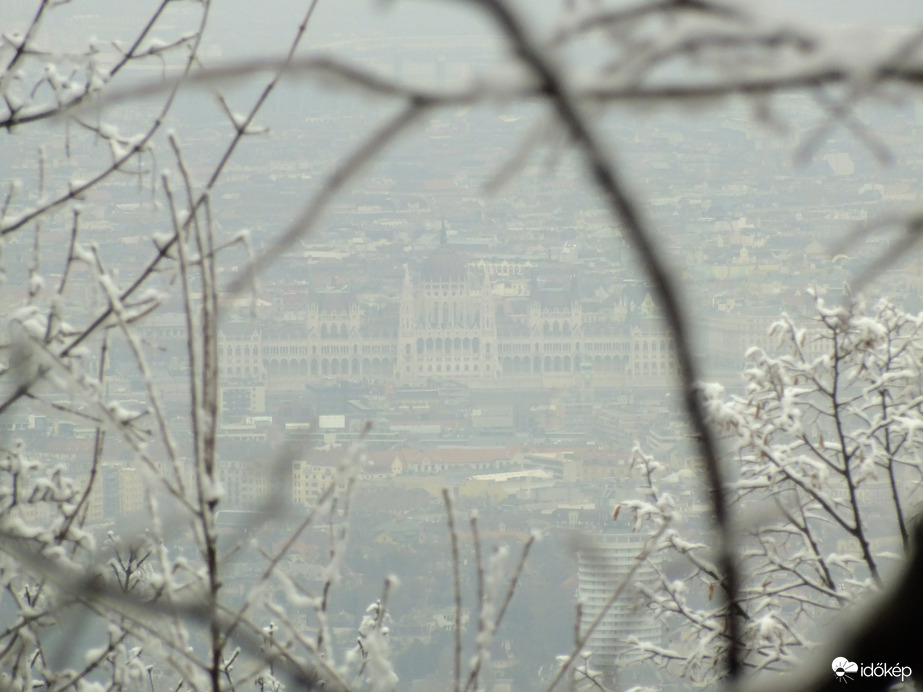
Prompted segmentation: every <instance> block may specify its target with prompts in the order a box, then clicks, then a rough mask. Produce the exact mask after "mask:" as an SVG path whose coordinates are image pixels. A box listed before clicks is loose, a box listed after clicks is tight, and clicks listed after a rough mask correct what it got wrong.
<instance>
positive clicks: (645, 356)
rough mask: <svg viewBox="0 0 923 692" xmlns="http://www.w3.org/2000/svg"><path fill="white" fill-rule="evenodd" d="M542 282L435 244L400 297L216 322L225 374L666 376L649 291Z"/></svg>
mask: <svg viewBox="0 0 923 692" xmlns="http://www.w3.org/2000/svg"><path fill="white" fill-rule="evenodd" d="M574 269H575V270H578V271H579V267H578V266H577V265H574ZM552 283H554V282H552ZM547 284H548V282H547V281H545V282H544V283H543V281H542V278H540V277H539V272H537V271H534V270H533V271H529V268H528V267H526V268H523V267H522V266H521V265H508V264H507V263H503V265H502V266H499V265H491V264H490V263H488V262H485V261H469V260H467V259H465V258H464V257H463V256H462V255H460V254H458V253H455V252H453V251H452V250H451V248H450V247H449V246H446V245H444V244H443V245H441V246H440V247H439V248H438V249H437V250H436V252H435V253H434V254H433V255H432V256H430V257H429V258H428V259H427V260H426V261H424V262H422V263H421V264H420V266H419V267H417V268H415V269H413V270H412V269H411V268H410V267H408V266H407V265H405V266H404V269H403V280H402V282H401V288H400V291H399V295H393V296H390V297H383V296H381V295H376V296H374V299H373V297H370V296H368V295H362V294H360V293H358V292H353V291H349V290H339V291H337V290H331V291H324V292H317V293H314V294H312V295H311V296H310V297H309V298H308V302H307V305H306V306H305V308H304V309H303V310H302V311H301V312H296V313H293V314H287V315H284V316H281V317H280V316H276V317H275V318H273V319H262V320H258V321H256V322H254V321H240V322H237V323H234V322H231V323H228V324H226V325H224V326H223V327H222V329H221V331H220V334H219V356H220V359H221V365H222V373H223V382H224V383H225V386H226V387H227V386H232V387H233V386H241V387H253V386H260V385H262V386H265V388H266V389H267V390H270V391H272V390H284V389H303V388H304V387H305V386H311V385H320V384H322V383H323V382H325V381H326V382H328V383H329V382H336V381H376V382H379V383H386V384H393V385H395V386H420V385H423V384H425V383H426V382H427V381H430V380H434V379H441V380H454V381H457V382H459V383H463V384H465V385H467V386H469V387H473V388H496V387H504V388H516V389H528V388H549V387H550V388H570V387H593V386H602V387H662V386H670V385H671V384H673V383H675V373H676V362H675V357H674V347H673V343H672V340H671V339H670V336H669V332H668V330H667V328H666V326H665V324H664V322H663V321H662V320H661V319H660V318H659V317H658V316H657V315H656V312H657V310H656V306H655V303H654V300H653V297H652V293H651V291H650V290H649V289H647V288H646V287H644V286H641V285H639V284H631V283H625V284H624V285H619V286H617V287H615V288H610V289H609V290H608V291H604V290H598V291H595V292H594V291H593V290H592V287H581V286H580V280H579V279H578V275H577V274H573V275H572V276H571V277H569V279H568V280H566V281H559V282H558V285H550V286H549V285H547ZM581 288H585V289H586V290H584V291H581V290H580V289H581ZM393 293H395V294H397V293H398V292H397V291H393ZM587 294H589V295H587Z"/></svg>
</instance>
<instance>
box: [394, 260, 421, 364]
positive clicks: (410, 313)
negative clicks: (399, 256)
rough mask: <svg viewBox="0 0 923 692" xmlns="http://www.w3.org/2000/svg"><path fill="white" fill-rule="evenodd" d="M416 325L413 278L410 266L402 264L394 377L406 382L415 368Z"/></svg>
mask: <svg viewBox="0 0 923 692" xmlns="http://www.w3.org/2000/svg"><path fill="white" fill-rule="evenodd" d="M416 327H417V305H416V301H415V300H414V297H413V279H412V278H411V276H410V267H408V266H407V265H406V264H405V265H404V282H403V284H402V285H401V300H400V327H399V329H398V335H397V371H396V372H395V373H394V374H395V376H396V379H398V380H400V381H404V382H406V381H407V380H409V379H412V376H413V373H415V372H416V371H417V368H416V365H417V363H416V356H415V354H416V349H415V346H414V336H415V335H416Z"/></svg>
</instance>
